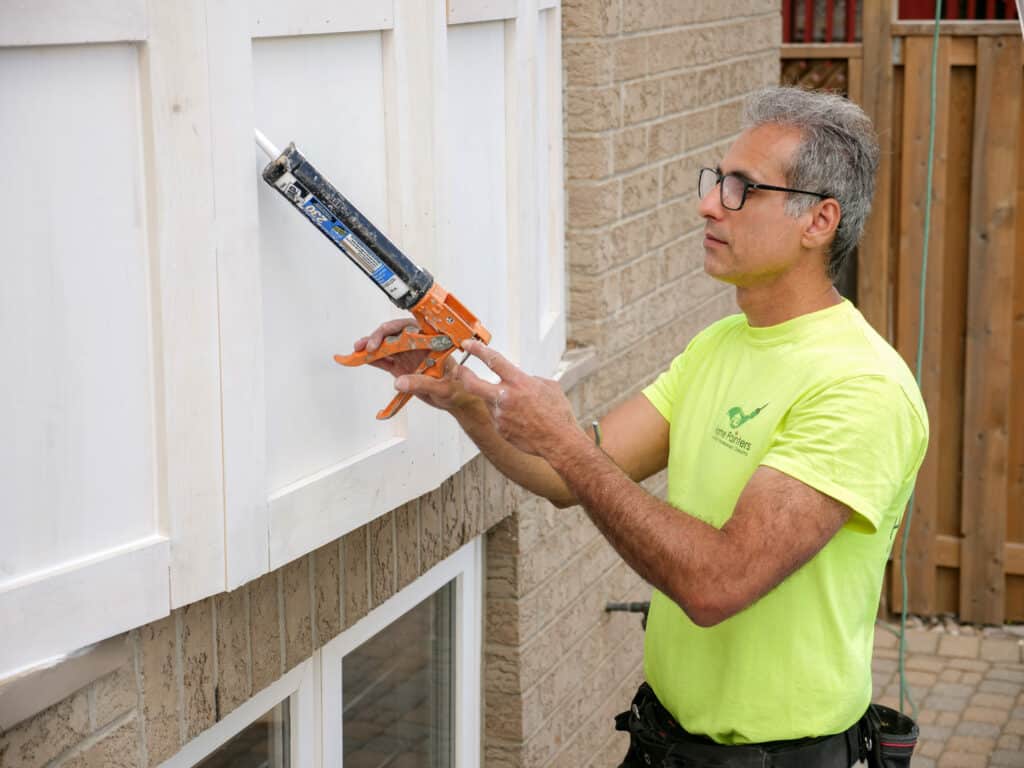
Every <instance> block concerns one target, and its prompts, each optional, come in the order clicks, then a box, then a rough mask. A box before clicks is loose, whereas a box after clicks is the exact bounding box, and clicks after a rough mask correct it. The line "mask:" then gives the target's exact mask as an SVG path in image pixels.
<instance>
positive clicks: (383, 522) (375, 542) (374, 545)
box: [367, 514, 397, 607]
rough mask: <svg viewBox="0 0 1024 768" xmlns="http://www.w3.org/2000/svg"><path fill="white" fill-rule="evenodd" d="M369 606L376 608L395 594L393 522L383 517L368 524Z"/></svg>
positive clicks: (389, 516) (390, 515)
mask: <svg viewBox="0 0 1024 768" xmlns="http://www.w3.org/2000/svg"><path fill="white" fill-rule="evenodd" d="M368 528H369V530H368V532H367V535H368V536H369V542H370V604H371V606H373V607H376V606H378V605H380V604H381V603H383V602H384V601H385V600H387V599H388V598H389V597H391V596H392V595H393V594H395V590H396V583H397V563H396V562H395V520H394V516H393V515H392V514H387V515H383V516H381V517H378V518H377V519H376V520H374V521H373V522H371V523H370V525H369V526H368Z"/></svg>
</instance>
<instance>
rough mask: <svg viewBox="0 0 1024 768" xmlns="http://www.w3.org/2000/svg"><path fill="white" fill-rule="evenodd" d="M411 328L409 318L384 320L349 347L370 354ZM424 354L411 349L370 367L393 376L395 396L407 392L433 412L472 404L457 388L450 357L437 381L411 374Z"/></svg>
mask: <svg viewBox="0 0 1024 768" xmlns="http://www.w3.org/2000/svg"><path fill="white" fill-rule="evenodd" d="M415 324H416V321H415V320H412V319H411V318H410V319H398V320H388V321H387V322H386V323H382V324H381V325H380V326H378V328H377V329H376V330H375V331H374V332H373V333H371V334H370V335H369V336H363V337H362V338H361V339H357V340H356V341H355V343H354V344H353V345H352V351H353V352H362V351H363V350H364V349H365V350H366V351H367V352H373V351H374V350H376V349H377V348H378V347H379V346H380V345H381V344H383V343H384V339H385V337H387V336H396V335H398V334H399V333H401V332H402V331H403V330H404V329H405V328H407V327H409V326H410V325H415ZM428 354H430V352H429V351H427V350H423V349H414V350H410V351H409V352H399V353H398V354H394V355H388V356H387V357H382V358H381V359H380V360H375V361H373V362H372V363H370V365H372V366H373V367H375V368H380V369H381V370H382V371H387V372H388V373H390V374H391V375H392V376H394V377H395V389H397V390H398V391H399V392H411V393H412V394H414V395H416V396H417V397H418V398H419V399H420V400H422V401H423V402H425V403H426V404H427V405H431V406H433V407H434V408H440V409H441V410H444V411H452V410H455V409H456V408H459V407H461V406H462V405H464V404H466V403H467V402H469V401H470V400H472V397H470V396H469V395H467V394H466V393H465V392H464V391H463V389H462V386H461V385H460V384H459V381H458V371H459V365H458V363H457V362H455V360H454V359H452V357H451V356H449V357H448V358H447V359H446V360H445V369H444V376H443V377H441V378H440V379H435V378H433V377H431V376H423V375H419V374H416V373H415V372H416V369H417V368H419V366H420V363H422V362H423V359H424V358H425V357H426V356H427V355H428Z"/></svg>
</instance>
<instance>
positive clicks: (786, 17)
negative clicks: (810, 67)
mask: <svg viewBox="0 0 1024 768" xmlns="http://www.w3.org/2000/svg"><path fill="white" fill-rule="evenodd" d="M903 1H904V0H901V2H903ZM917 1H918V2H925V1H926V0H917ZM801 2H803V14H800V8H799V7H798V6H797V0H782V42H784V43H794V42H797V41H798V40H799V42H804V43H816V42H817V43H834V42H836V38H837V35H836V30H835V17H836V11H837V9H838V11H839V13H840V14H841V15H842V17H843V19H844V33H843V38H842V39H844V40H845V41H846V42H848V43H852V42H855V41H856V39H857V12H858V9H857V0H825V33H824V39H823V40H816V39H815V34H814V33H815V28H816V26H817V24H816V22H817V19H816V12H815V7H814V0H801ZM801 15H802V16H803V26H802V28H801V29H799V33H798V21H797V20H798V19H799V18H800V16H801Z"/></svg>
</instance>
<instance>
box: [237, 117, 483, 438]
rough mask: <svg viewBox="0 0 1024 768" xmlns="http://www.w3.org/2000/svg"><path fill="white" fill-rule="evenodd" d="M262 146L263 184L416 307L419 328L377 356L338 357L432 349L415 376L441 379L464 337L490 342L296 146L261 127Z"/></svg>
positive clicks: (396, 300) (395, 405)
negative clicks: (280, 145)
mask: <svg viewBox="0 0 1024 768" xmlns="http://www.w3.org/2000/svg"><path fill="white" fill-rule="evenodd" d="M256 143H257V144H259V146H260V149H262V150H263V151H264V152H265V153H266V154H267V156H268V157H269V158H270V164H269V165H268V166H267V167H266V168H264V169H263V179H264V181H266V182H267V183H268V184H269V185H270V186H272V187H273V188H274V189H276V190H277V191H278V192H280V193H281V195H282V196H283V197H284V198H285V199H286V200H287V201H288V202H290V203H291V204H292V205H293V206H294V207H295V208H297V209H298V210H300V211H302V213H303V214H304V215H305V216H306V218H307V219H309V221H310V222H311V223H313V224H314V225H315V226H316V228H317V229H319V230H320V232H321V233H322V234H323V235H324V237H326V238H327V239H328V240H330V241H331V242H332V243H334V246H335V247H336V248H338V250H340V251H341V252H342V253H344V254H345V255H346V256H348V258H349V259H350V260H351V261H352V263H353V264H355V265H356V266H357V267H359V269H361V270H362V271H363V272H365V273H366V274H367V276H369V278H370V279H371V280H373V282H374V283H376V285H377V287H378V288H380V289H381V290H382V291H383V292H384V293H385V294H387V297H388V298H389V299H391V303H392V304H394V305H395V306H396V307H398V308H399V309H403V310H407V311H409V312H411V313H412V316H413V317H414V318H416V322H417V323H418V324H419V327H418V328H417V327H416V326H413V325H410V326H408V327H406V328H405V330H403V331H402V332H401V333H400V334H398V335H397V336H388V337H387V338H386V339H385V340H384V343H382V344H381V345H380V347H378V348H377V349H376V350H374V351H373V352H371V353H367V352H366V351H365V350H364V351H362V352H356V353H354V354H351V355H335V356H334V359H335V361H336V362H338V363H340V364H341V365H348V366H356V365H363V364H365V363H372V362H373V361H375V360H380V359H381V358H384V357H388V356H389V355H393V354H395V353H397V352H408V351H410V350H417V349H419V350H426V351H428V352H429V354H428V355H427V356H426V357H425V358H424V359H423V362H422V363H420V365H419V368H417V369H416V373H421V374H425V375H427V376H432V377H434V378H437V379H439V378H441V376H442V375H443V374H444V367H445V361H446V360H447V358H448V356H449V355H450V354H452V353H453V352H455V351H456V350H459V349H461V347H462V343H463V342H464V341H468V340H469V339H478V340H479V341H482V342H483V343H484V344H487V343H488V342H490V340H491V334H490V331H488V330H487V329H486V328H484V326H483V325H482V324H481V323H480V321H479V320H478V319H477V318H476V316H475V315H474V314H473V313H472V312H470V311H469V310H468V309H466V307H465V306H463V304H462V302H460V301H459V300H458V299H456V298H455V297H454V296H453V295H452V294H450V293H448V291H446V290H445V289H444V288H442V287H441V286H440V285H438V284H437V282H436V281H435V280H434V278H433V277H432V276H431V274H430V273H429V272H427V270H425V269H422V268H421V267H418V266H416V264H414V263H413V262H412V260H411V259H409V257H408V256H406V255H405V254H404V253H402V251H400V250H399V249H398V248H397V247H396V246H395V245H394V243H392V242H391V241H390V240H388V239H387V237H385V236H384V233H383V232H381V231H380V230H379V229H377V227H375V226H374V225H373V224H372V223H371V222H370V220H369V219H367V218H366V217H365V216H364V215H363V214H362V213H360V212H359V210H358V209H357V208H356V207H355V206H354V205H352V203H351V202H349V201H348V200H347V199H346V198H345V197H344V196H343V195H342V194H341V193H340V192H338V190H337V189H335V188H334V186H333V185H332V184H331V183H330V182H329V181H328V180H327V179H325V178H324V177H323V176H322V175H321V174H320V172H319V171H317V170H316V168H314V167H313V165H312V164H311V163H310V162H309V161H308V160H306V158H305V157H303V156H302V155H301V154H300V153H299V151H298V150H297V149H296V148H295V145H294V144H289V145H288V147H287V148H286V149H285V150H284V152H279V151H278V149H277V147H275V146H274V145H273V144H271V143H270V141H269V140H268V139H267V137H266V136H264V135H263V134H262V133H260V132H259V131H256ZM411 397H412V395H411V394H409V393H402V394H399V395H396V396H395V397H394V399H392V401H391V402H390V403H388V404H387V405H386V406H385V407H384V409H383V410H382V411H379V412H378V413H377V418H378V419H390V418H391V417H392V416H394V415H395V414H396V413H398V412H399V411H400V410H401V409H402V406H404V405H405V404H406V403H407V402H409V399H410V398H411Z"/></svg>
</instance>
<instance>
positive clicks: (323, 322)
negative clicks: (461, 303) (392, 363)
mask: <svg viewBox="0 0 1024 768" xmlns="http://www.w3.org/2000/svg"><path fill="white" fill-rule="evenodd" d="M380 46H381V42H380V34H379V33H374V32H367V33H358V34H347V35H329V36H315V37H312V36H311V37H303V38H287V39H279V40H277V39H275V40H260V41H256V42H255V43H254V46H253V53H254V55H253V60H254V67H253V69H254V80H255V84H256V86H255V94H256V95H255V99H256V110H255V111H256V121H257V124H259V125H260V126H261V130H262V131H263V132H264V133H266V134H267V135H268V136H270V137H272V140H274V141H275V142H277V143H279V144H280V145H281V146H284V145H285V144H286V143H287V141H288V140H292V141H294V142H295V143H296V145H297V146H298V147H299V149H300V150H301V151H302V152H303V153H304V154H305V155H306V157H307V158H308V159H309V160H310V161H311V162H312V163H313V164H314V165H315V166H316V167H317V168H318V170H320V172H321V173H323V174H324V175H325V176H326V177H327V178H328V179H330V180H331V182H332V183H333V184H334V185H335V186H336V187H337V188H338V189H339V190H340V191H341V192H342V194H344V195H346V197H348V198H349V199H351V200H352V202H353V203H355V205H356V206H357V207H358V208H359V209H360V210H361V211H363V213H364V214H365V215H366V216H368V217H369V218H370V219H371V220H372V221H374V222H375V223H376V224H377V226H378V227H380V228H381V229H383V230H385V231H387V229H388V216H387V212H388V205H387V194H386V184H385V182H386V179H387V170H386V159H385V151H386V148H385V141H384V139H385V131H384V107H383V89H382V81H381V77H382V73H381V47H380ZM338 84H341V85H338ZM262 165H265V162H264V161H263V160H261V162H260V167H262ZM257 170H258V169H257V168H256V167H254V168H253V173H257ZM259 201H260V203H259V216H260V251H261V258H262V263H263V306H264V340H265V347H264V360H265V371H266V372H265V379H266V397H267V449H268V475H269V485H268V488H267V490H268V491H269V492H270V493H275V492H277V491H279V490H280V489H281V488H283V487H285V486H288V485H291V484H293V483H296V482H298V481H301V480H303V479H304V478H307V477H309V476H312V475H315V474H317V473H320V472H321V471H323V470H325V469H327V468H329V467H332V466H335V465H337V464H339V463H343V462H345V461H346V460H347V459H350V458H351V457H354V456H356V455H358V454H361V453H363V452H365V451H367V450H370V449H372V448H373V447H374V446H377V445H380V444H382V443H386V442H387V441H389V440H391V439H392V438H394V437H396V436H400V435H401V434H402V429H403V426H404V417H403V416H402V415H401V414H400V415H399V416H398V417H396V418H395V419H392V420H391V421H387V422H378V421H376V420H375V419H374V418H373V413H375V412H376V411H375V410H374V406H376V407H377V408H381V407H383V406H384V405H385V404H386V403H387V401H388V400H390V399H391V397H392V395H393V392H392V391H391V388H390V386H389V385H388V382H387V380H386V379H385V377H384V376H382V375H381V373H380V372H379V371H375V370H372V369H370V368H369V367H361V368H356V369H350V368H345V367H342V366H339V365H338V364H337V363H335V362H334V360H333V359H332V356H333V355H334V354H336V353H347V352H349V351H351V343H352V341H353V340H354V339H356V338H358V337H359V336H360V335H363V334H364V333H366V332H368V330H370V328H369V327H368V326H370V325H371V324H373V319H376V318H381V317H382V316H385V317H386V316H391V315H392V314H394V312H395V310H394V308H393V307H391V305H390V303H389V302H388V301H387V300H386V297H385V296H384V295H383V294H382V293H381V291H380V290H379V289H378V288H377V287H376V286H375V285H374V284H373V283H372V282H371V281H370V280H368V279H367V278H366V276H365V275H364V274H363V273H362V272H361V271H360V270H358V269H357V268H356V267H355V266H354V265H353V264H352V263H351V262H350V261H349V260H348V259H347V258H346V257H345V256H344V255H343V254H342V253H341V252H340V251H338V250H337V249H336V248H334V247H333V246H332V245H331V244H330V243H329V242H327V240H326V239H325V238H324V237H323V236H322V235H321V234H320V233H319V232H318V231H317V230H316V229H315V228H314V227H311V226H310V225H309V222H308V221H306V220H305V219H304V218H303V217H302V216H300V215H298V214H297V213H296V211H295V210H294V209H292V207H291V206H290V205H287V204H286V203H285V201H284V200H282V199H281V197H280V196H279V195H278V194H277V193H276V192H274V191H273V190H271V189H270V188H269V187H268V186H267V185H266V184H263V183H262V182H261V184H260V190H259ZM389 308H390V309H389ZM375 392H376V393H378V394H377V396H376V398H374V396H373V393H375ZM366 411H370V413H369V414H367V413H366ZM367 415H369V417H370V418H366V416H367Z"/></svg>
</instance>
